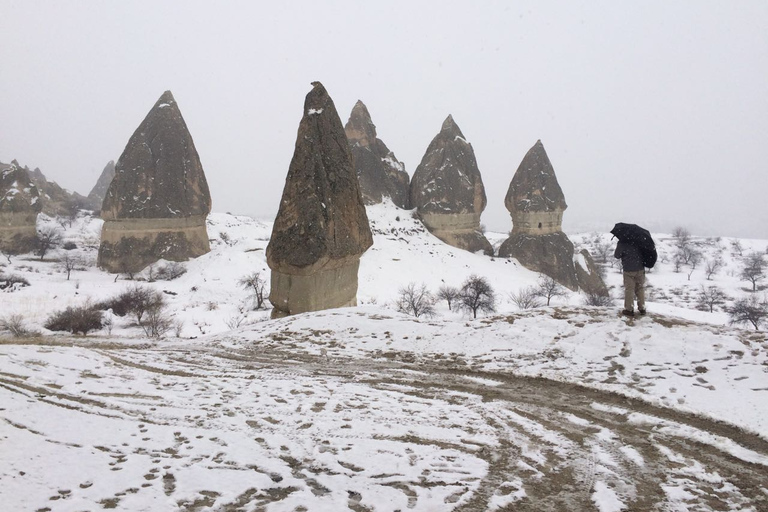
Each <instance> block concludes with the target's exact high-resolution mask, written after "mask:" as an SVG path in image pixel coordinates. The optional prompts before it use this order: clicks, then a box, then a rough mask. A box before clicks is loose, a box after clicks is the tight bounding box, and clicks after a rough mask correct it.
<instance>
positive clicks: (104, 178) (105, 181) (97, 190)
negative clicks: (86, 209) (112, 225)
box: [88, 160, 115, 211]
mask: <svg viewBox="0 0 768 512" xmlns="http://www.w3.org/2000/svg"><path fill="white" fill-rule="evenodd" d="M114 177H115V161H114V160H110V161H109V162H107V165H105V166H104V170H103V171H101V175H99V179H98V180H97V181H96V184H95V185H94V186H93V188H92V189H91V192H90V193H89V194H88V205H89V206H90V207H91V209H93V210H96V211H101V204H102V203H103V202H104V197H105V196H106V195H107V189H108V188H109V185H110V183H112V179H113V178H114Z"/></svg>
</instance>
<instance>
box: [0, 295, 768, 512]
mask: <svg viewBox="0 0 768 512" xmlns="http://www.w3.org/2000/svg"><path fill="white" fill-rule="evenodd" d="M641 322H645V323H644V324H641ZM537 326H538V328H539V329H542V330H543V331H542V332H546V333H547V338H548V339H547V341H546V345H547V347H540V348H536V347H533V346H531V345H530V343H525V342H521V343H519V344H517V343H516V340H522V337H521V333H528V334H529V335H530V336H526V338H528V339H535V338H536V336H533V335H532V334H533V333H531V332H530V331H531V330H532V329H536V328H537ZM656 329H660V330H664V331H665V333H666V336H665V339H666V344H667V345H668V347H669V357H668V358H667V360H668V361H669V362H668V364H661V363H659V364H651V365H648V364H646V363H644V362H643V361H644V357H643V356H642V355H641V354H642V353H643V352H647V353H649V354H654V356H653V357H657V355H658V354H657V350H656V348H654V346H653V345H654V342H653V341H648V340H652V339H653V338H655V337H654V336H651V335H652V334H654V332H655V330H656ZM571 331H572V332H571ZM554 332H560V333H561V334H560V335H555V336H551V334H552V333H554ZM739 332H740V331H731V332H717V328H712V330H711V332H710V333H709V334H708V335H709V336H711V338H710V339H707V340H705V341H706V343H707V346H710V344H711V343H715V344H720V345H721V347H722V350H721V351H715V352H714V353H713V354H712V355H714V354H720V356H722V357H709V358H707V359H706V360H704V361H696V362H695V363H694V364H695V365H696V366H690V367H687V366H685V365H682V364H680V363H679V362H678V361H677V360H676V359H675V354H674V352H675V351H676V350H683V349H686V350H692V347H694V346H695V343H694V342H693V341H692V340H690V339H689V337H690V336H691V335H693V334H696V333H698V334H696V335H697V336H699V337H700V336H701V330H700V326H696V325H687V323H686V322H683V321H679V320H675V319H673V318H670V317H663V316H660V315H654V316H652V317H651V318H645V319H643V320H642V321H638V322H637V324H636V325H628V324H627V323H625V321H624V320H621V319H619V318H616V317H615V316H613V313H612V312H605V311H602V310H598V309H595V308H555V309H553V310H548V311H545V312H541V311H539V312H528V313H526V314H519V315H505V316H498V317H491V318H488V319H485V320H484V321H482V322H475V323H473V322H467V323H466V325H465V324H458V325H457V323H456V322H445V321H424V322H421V321H417V320H413V319H410V318H409V317H404V316H402V315H398V314H395V315H392V314H390V313H389V312H388V311H386V310H384V309H381V308H372V307H367V308H356V309H347V310H335V311H330V312H322V313H317V314H308V315H299V316H296V317H292V318H289V319H287V320H280V321H269V322H261V323H258V324H254V325H251V326H248V327H245V328H242V329H239V330H236V331H233V332H231V333H226V334H221V335H217V336H213V337H209V338H207V339H204V340H203V339H201V340H195V341H192V342H190V341H184V342H183V343H174V342H168V341H166V342H158V343H147V344H146V345H143V344H137V343H120V342H118V343H115V342H114V341H111V340H107V339H98V338H96V337H93V338H91V337H89V338H61V337H46V338H44V340H45V341H40V339H38V340H33V341H31V342H30V343H29V344H6V345H2V346H0V397H2V400H1V401H0V403H1V404H2V411H0V415H1V416H2V419H3V421H2V423H0V443H1V444H0V446H2V453H3V457H2V459H0V476H2V480H3V483H4V484H3V486H2V488H1V490H0V502H2V503H3V504H4V507H6V509H7V510H50V511H70V510H71V511H77V510H98V509H115V510H132V511H133V510H153V511H156V510H222V511H230V510H231V511H234V510H264V511H313V512H314V511H338V510H353V511H394V510H402V511H405V510H414V511H431V510H441V511H443V510H445V511H447V510H455V511H484V510H537V511H541V510H599V511H619V510H713V511H714V510H753V511H760V510H766V509H768V478H767V477H766V476H765V475H766V474H768V440H766V436H765V426H764V424H763V423H761V421H764V416H765V413H764V411H763V412H760V411H761V407H762V406H761V404H762V403H764V400H765V398H764V396H766V393H768V379H766V377H765V375H766V374H765V371H764V367H763V366H762V364H761V363H762V362H763V361H764V359H765V347H764V344H763V341H762V340H760V341H757V342H756V341H754V340H751V339H750V336H753V335H751V334H750V333H744V334H742V335H739ZM608 333H613V335H614V337H616V338H617V339H616V340H614V341H615V342H614V343H611V342H610V340H611V336H610V334H608ZM581 336H583V337H585V339H589V338H591V339H597V338H598V337H603V338H605V339H607V340H609V342H608V343H592V344H591V345H595V346H601V347H603V348H601V349H598V348H592V349H589V350H592V351H593V352H594V351H597V350H604V351H605V356H603V357H595V356H596V354H595V353H585V351H586V350H588V349H587V346H586V345H584V344H583V340H582V341H580V339H581V338H580V337H581ZM622 337H624V339H625V342H626V343H625V342H622V341H621V338H622ZM644 337H645V338H644ZM441 338H445V339H443V340H442V341H440V343H441V344H442V349H441V350H439V351H438V350H435V349H436V346H435V345H434V343H436V340H441ZM644 339H645V340H646V344H645V346H643V340H644ZM502 345H503V346H504V347H503V348H504V350H502V349H501V348H502ZM739 345H740V346H741V347H743V349H742V350H741V353H740V354H734V352H735V351H734V350H731V349H732V348H733V347H735V346H739ZM686 346H687V348H685V347H686ZM450 347H453V348H454V349H455V351H450V350H445V349H446V348H450ZM471 347H474V348H471ZM750 347H751V348H752V350H750V349H749V348H750ZM702 350H703V349H702ZM558 351H559V352H558ZM580 358H584V359H585V360H586V359H588V360H590V361H593V363H591V364H590V365H587V366H585V365H584V364H582V363H580V362H579V360H580ZM659 360H660V361H661V362H662V363H663V361H664V360H665V358H664V357H661V358H659ZM750 361H751V362H750ZM751 365H754V366H753V367H754V372H753V371H752V370H750V368H751V367H752V366H751ZM696 367H701V368H707V370H706V371H703V370H701V369H699V370H696ZM576 372H578V373H579V374H580V375H576ZM702 375H703V376H704V378H706V379H709V380H706V379H704V378H700V376H702ZM718 375H719V377H718ZM699 380H705V382H707V383H710V382H714V383H715V384H716V385H712V384H702V383H701V382H699ZM729 382H731V384H733V386H735V387H733V386H731V384H729ZM747 382H750V383H749V384H748V383H747ZM578 383H582V384H583V385H579V384H578ZM739 386H741V387H739ZM662 388H664V390H663V391H662ZM672 388H674V389H675V390H674V391H671V389H672ZM699 392H701V393H702V394H703V396H705V397H708V400H707V399H704V398H698V393H699ZM619 393H621V394H619ZM662 393H664V397H662V395H661V394H662ZM666 395H669V396H666ZM634 396H638V397H640V398H642V399H638V398H633V397H634ZM674 396H678V397H687V398H688V399H689V400H690V401H691V403H692V405H691V406H690V407H688V408H689V409H691V410H697V409H698V410H703V411H708V410H709V411H710V412H712V411H714V416H721V417H722V416H723V415H725V414H727V411H729V410H731V409H732V410H733V411H741V412H742V414H736V415H735V416H734V418H735V419H736V420H737V421H736V423H741V424H742V426H744V427H746V429H747V430H752V431H753V432H752V433H750V432H748V431H747V430H745V429H742V428H738V427H736V426H733V425H732V424H730V423H727V422H723V421H716V420H713V419H711V418H707V417H705V416H702V415H695V414H691V413H689V412H685V410H681V409H686V405H685V404H686V402H685V400H683V401H679V400H671V397H674ZM713 402H718V403H719V405H718V406H715V407H711V406H712V403H713ZM673 407H675V408H673ZM729 407H730V408H731V409H729ZM750 407H751V408H753V409H756V410H757V412H756V413H755V414H753V415H750V413H749V412H748V411H746V409H748V408H750ZM718 411H722V412H720V413H718ZM710 415H712V414H710ZM723 419H728V418H727V417H725V418H723ZM759 434H762V435H759Z"/></svg>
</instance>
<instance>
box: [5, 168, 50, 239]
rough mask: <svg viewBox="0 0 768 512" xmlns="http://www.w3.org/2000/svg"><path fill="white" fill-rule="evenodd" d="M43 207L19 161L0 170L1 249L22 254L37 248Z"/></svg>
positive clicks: (35, 188) (33, 185)
mask: <svg viewBox="0 0 768 512" xmlns="http://www.w3.org/2000/svg"><path fill="white" fill-rule="evenodd" d="M42 206H43V202H42V200H41V199H40V192H39V191H38V190H37V187H36V186H35V184H34V183H32V180H31V179H30V177H29V174H28V173H27V171H26V170H25V169H23V168H21V166H19V163H18V162H17V161H16V160H14V161H13V162H11V165H10V166H8V167H6V168H4V169H3V170H1V171H0V250H2V251H3V252H8V253H11V254H21V253H25V252H30V251H31V250H33V249H34V247H35V241H36V240H37V232H36V229H35V225H36V222H37V214H38V213H40V211H41V210H42Z"/></svg>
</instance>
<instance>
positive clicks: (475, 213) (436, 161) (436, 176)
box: [410, 116, 493, 256]
mask: <svg viewBox="0 0 768 512" xmlns="http://www.w3.org/2000/svg"><path fill="white" fill-rule="evenodd" d="M410 195H411V207H412V208H414V207H415V208H416V209H417V211H418V214H419V218H421V221H422V222H423V223H424V225H425V226H426V227H427V229H428V230H429V231H430V232H431V233H432V234H433V235H435V236H436V237H437V238H439V239H440V240H442V241H443V242H445V243H447V244H449V245H452V246H454V247H458V248H460V249H465V250H467V251H470V252H477V251H483V252H484V253H485V254H488V255H491V256H492V255H493V247H492V246H491V243H490V242H489V241H488V240H487V239H486V238H485V235H484V234H483V233H482V230H481V228H480V215H481V214H482V213H483V210H485V206H486V204H487V200H486V197H485V187H483V179H482V178H481V176H480V170H479V169H478V168H477V160H476V159H475V152H474V150H473V149H472V144H470V143H469V142H467V140H466V138H465V137H464V134H463V133H461V130H460V129H459V126H458V125H457V124H456V122H455V121H454V120H453V117H451V116H448V117H447V118H446V120H445V121H444V122H443V126H442V128H441V130H440V133H438V134H437V136H435V138H434V139H432V142H431V143H430V144H429V147H428V148H427V152H426V153H425V154H424V157H423V158H422V159H421V163H420V164H419V166H418V167H417V168H416V171H415V172H414V173H413V179H412V180H411V194H410Z"/></svg>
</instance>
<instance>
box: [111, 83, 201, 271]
mask: <svg viewBox="0 0 768 512" xmlns="http://www.w3.org/2000/svg"><path fill="white" fill-rule="evenodd" d="M210 211H211V196H210V193H209V191H208V183H207V181H206V179H205V174H204V172H203V166H202V164H201V163H200V157H199V156H198V154H197V150H196V149H195V144H194V142H193V140H192V136H191V135H190V133H189V130H188V129H187V125H186V123H185V122H184V118H183V117H182V116H181V111H180V110H179V107H178V105H177V104H176V100H175V99H174V98H173V95H172V94H171V92H170V91H166V92H165V93H163V95H162V96H160V99H159V100H157V103H155V105H154V107H152V110H150V111H149V114H147V117H146V118H145V119H144V121H142V123H141V124H140V125H139V127H138V128H137V129H136V131H135V132H134V133H133V135H132V136H131V138H130V140H129V141H128V145H127V146H126V147H125V150H124V151H123V154H122V155H121V156H120V158H119V159H118V161H117V164H116V165H115V177H114V178H113V179H112V181H111V183H110V185H109V188H108V189H107V193H106V196H105V197H104V202H103V203H102V209H101V216H102V218H103V219H104V221H105V222H104V227H103V228H102V232H101V246H100V247H99V266H100V267H102V268H104V269H106V270H108V271H110V272H128V271H134V272H135V271H138V270H141V269H142V268H144V267H146V266H147V265H149V264H151V263H154V262H155V261H157V260H159V259H166V260H172V261H183V260H187V259H189V258H194V257H197V256H200V255H202V254H205V253H207V252H208V251H210V246H209V244H208V233H207V231H206V228H205V220H206V217H207V215H208V213H210Z"/></svg>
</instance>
